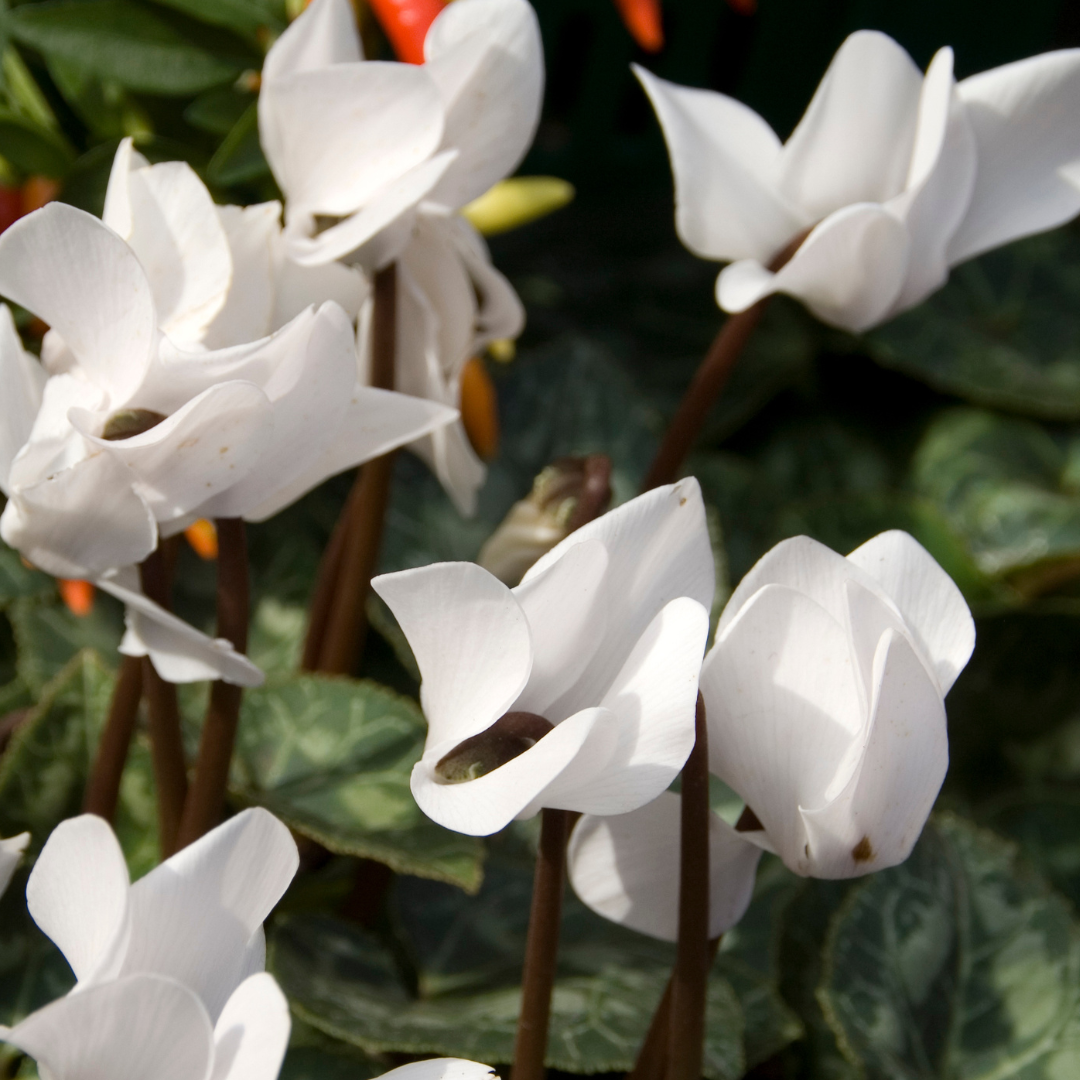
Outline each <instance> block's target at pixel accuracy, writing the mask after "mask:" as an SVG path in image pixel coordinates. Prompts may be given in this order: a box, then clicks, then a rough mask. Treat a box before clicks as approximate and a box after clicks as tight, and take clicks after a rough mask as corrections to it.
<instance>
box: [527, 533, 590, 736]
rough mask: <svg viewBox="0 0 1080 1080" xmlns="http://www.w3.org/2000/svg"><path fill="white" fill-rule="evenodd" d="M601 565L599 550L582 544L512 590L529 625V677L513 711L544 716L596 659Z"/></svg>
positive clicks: (552, 718)
mask: <svg viewBox="0 0 1080 1080" xmlns="http://www.w3.org/2000/svg"><path fill="white" fill-rule="evenodd" d="M607 565H608V553H607V549H606V548H605V547H604V545H603V544H602V543H601V542H600V541H599V540H584V541H582V542H581V543H580V544H576V545H575V546H574V547H572V548H569V549H568V550H567V551H566V553H565V554H564V555H563V557H562V558H561V559H559V561H558V562H556V563H554V564H553V565H552V566H550V567H549V568H548V569H547V570H545V571H544V573H542V574H539V575H537V576H536V577H533V578H530V579H529V581H528V582H526V583H524V584H522V585H518V586H517V588H515V589H513V590H512V592H513V594H514V596H515V597H516V599H517V602H518V603H519V604H520V605H521V610H522V611H524V612H525V617H526V619H528V621H529V629H530V631H531V633H532V649H533V662H532V673H531V674H530V675H529V681H528V683H527V684H526V686H525V689H524V690H523V691H522V692H521V696H520V697H519V698H518V699H517V701H516V702H515V703H514V708H515V709H518V710H521V711H524V712H533V713H537V714H539V715H540V716H547V712H548V707H549V706H550V705H551V703H552V702H554V701H556V700H557V699H558V698H559V697H560V696H561V694H562V691H563V688H564V687H565V686H566V685H567V684H571V683H573V682H575V681H576V680H577V678H578V677H579V676H580V675H581V673H582V672H583V671H584V670H585V668H586V666H587V665H588V664H589V662H590V661H591V660H592V658H593V656H594V655H595V654H596V650H597V649H598V648H599V647H600V643H601V641H603V639H604V635H605V633H606V632H607V628H608V627H607V607H606V605H605V604H604V603H603V601H602V597H601V596H600V590H601V588H602V585H603V581H604V575H605V573H606V572H607ZM548 719H550V720H561V719H562V717H558V716H556V717H548Z"/></svg>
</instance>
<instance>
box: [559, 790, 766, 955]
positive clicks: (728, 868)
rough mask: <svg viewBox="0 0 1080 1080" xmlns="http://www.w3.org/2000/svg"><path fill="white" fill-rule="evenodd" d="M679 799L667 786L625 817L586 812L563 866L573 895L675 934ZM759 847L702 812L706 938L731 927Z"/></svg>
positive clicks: (634, 923) (632, 922)
mask: <svg viewBox="0 0 1080 1080" xmlns="http://www.w3.org/2000/svg"><path fill="white" fill-rule="evenodd" d="M681 810H682V800H681V799H680V798H679V796H678V795H676V794H675V793H674V792H671V791H664V792H662V793H661V794H660V795H659V796H657V798H655V799H654V800H653V801H652V802H651V803H646V805H645V806H642V807H639V808H638V809H637V810H633V811H631V812H630V813H629V814H614V815H611V816H610V817H599V816H594V815H592V814H587V815H585V817H583V818H582V819H581V820H580V821H579V822H578V823H577V825H575V826H574V831H573V833H572V834H571V837H570V846H569V849H568V851H567V870H568V873H569V877H570V884H571V885H572V886H573V889H574V892H576V893H577V895H578V897H579V898H580V899H581V900H582V901H583V902H584V903H585V904H586V905H587V906H588V907H590V908H592V910H593V911H595V912H596V913H597V914H598V915H602V916H603V917H604V918H605V919H610V920H611V921H612V922H616V923H619V924H620V925H622V926H626V927H629V928H630V929H631V930H636V931H638V933H641V934H648V935H649V936H650V937H655V938H660V940H661V941H675V940H676V939H677V938H678V934H679V835H680V833H681V831H682V821H681ZM760 858H761V849H760V848H758V847H755V846H754V845H753V844H750V843H747V841H746V840H744V839H743V838H742V837H741V836H740V835H739V834H738V833H737V832H736V831H735V830H734V829H733V828H731V826H730V825H728V824H727V823H726V822H725V821H723V820H722V819H721V818H720V816H719V815H717V814H710V815H709V937H710V938H715V937H719V936H720V935H721V934H723V933H725V932H726V931H728V930H730V929H731V927H733V926H734V925H735V924H736V923H737V922H738V921H739V920H740V919H741V918H742V917H743V915H744V913H745V912H746V909H747V908H748V907H749V906H750V899H751V897H752V896H753V893H754V875H755V874H756V873H757V864H758V860H759V859H760Z"/></svg>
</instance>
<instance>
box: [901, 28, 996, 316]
mask: <svg viewBox="0 0 1080 1080" xmlns="http://www.w3.org/2000/svg"><path fill="white" fill-rule="evenodd" d="M952 60H953V57H952V50H951V49H940V50H939V51H938V53H937V55H936V56H935V57H934V59H933V61H931V64H930V67H929V68H928V69H927V72H926V79H925V80H924V82H923V91H922V97H921V99H920V102H919V126H918V130H917V132H916V136H915V151H914V153H913V154H912V160H911V171H910V173H909V175H908V187H907V189H906V190H905V191H904V192H903V193H901V194H900V195H898V196H897V197H896V198H895V199H893V200H891V201H890V203H889V204H888V207H889V209H890V210H892V211H893V213H895V214H897V216H898V217H900V219H901V220H902V221H903V222H904V224H905V225H906V226H907V230H908V238H909V241H910V244H911V247H910V254H909V257H908V272H907V278H906V280H905V281H904V287H903V289H901V291H900V295H899V296H898V297H897V298H896V300H895V302H894V304H893V311H892V313H893V314H895V313H896V312H899V311H904V310H906V309H907V308H909V307H913V306H914V305H915V304H917V303H919V302H920V301H922V300H924V299H925V298H926V297H927V296H929V295H930V293H932V292H933V291H934V290H935V289H937V288H939V287H940V286H941V285H943V284H944V283H945V280H946V279H947V278H948V276H949V261H948V256H947V249H948V246H949V241H950V239H951V238H952V235H953V234H954V233H955V232H956V230H957V228H958V227H959V225H960V222H961V221H962V220H963V217H964V214H965V213H966V212H967V208H968V204H969V203H970V201H971V193H972V191H973V189H974V185H975V172H976V167H977V162H976V150H975V137H974V135H973V134H972V131H971V125H970V124H969V123H968V119H967V112H966V110H965V108H964V106H963V104H962V103H961V101H960V99H959V97H958V95H957V93H956V84H955V82H954V81H953V76H952Z"/></svg>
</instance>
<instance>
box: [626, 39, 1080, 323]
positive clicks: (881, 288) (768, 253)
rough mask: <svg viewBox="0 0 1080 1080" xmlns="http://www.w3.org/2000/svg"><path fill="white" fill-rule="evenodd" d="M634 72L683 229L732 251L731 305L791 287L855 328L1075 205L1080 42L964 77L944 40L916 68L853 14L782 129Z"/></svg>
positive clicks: (699, 247) (707, 253)
mask: <svg viewBox="0 0 1080 1080" xmlns="http://www.w3.org/2000/svg"><path fill="white" fill-rule="evenodd" d="M637 74H638V77H639V78H640V79H641V81H642V83H643V84H644V86H645V89H646V90H647V91H648V94H649V96H650V98H651V99H652V103H653V106H654V107H655V109H656V112H657V115H658V116H659V119H660V123H661V126H662V127H663V129H664V137H665V138H666V139H667V144H668V151H669V153H670V155H671V164H672V171H673V172H674V174H675V195H676V225H677V228H678V231H679V236H680V238H681V239H682V241H683V243H684V244H686V246H687V247H688V248H690V250H691V251H693V252H695V253H696V254H698V255H701V256H703V257H704V258H707V259H718V260H723V261H731V263H732V265H731V266H728V267H726V268H725V269H724V270H723V272H722V273H721V274H720V278H719V280H718V281H717V299H718V301H719V303H720V306H721V307H722V308H724V310H726V311H732V312H737V311H743V310H745V309H746V308H748V307H750V305H751V304H753V303H755V302H756V301H757V300H760V299H761V298H762V297H764V296H767V295H769V294H770V293H774V292H783V293H788V294H790V295H791V296H795V297H797V298H799V299H800V300H802V301H803V302H804V303H805V304H806V305H807V306H808V307H809V308H810V309H811V310H812V311H813V312H814V313H815V314H816V315H817V316H818V317H819V318H821V319H823V320H824V321H825V322H828V323H832V324H833V325H836V326H840V327H843V328H845V329H848V330H854V331H861V330H865V329H868V328H869V327H871V326H874V325H876V324H878V323H881V322H883V321H884V320H886V319H888V318H890V317H892V316H893V315H896V314H897V313H899V312H901V311H904V310H906V309H907V308H910V307H913V306H914V305H915V304H918V303H919V302H920V301H922V300H923V299H925V298H926V297H927V296H929V295H930V293H932V292H933V291H934V290H936V289H938V288H940V286H941V285H943V284H944V282H945V280H946V279H947V277H948V274H949V268H950V267H952V266H955V265H956V264H957V263H959V262H962V261H964V260H965V259H970V258H972V257H973V256H975V255H978V254H980V253H981V252H984V251H987V250H989V249H990V248H994V247H998V246H999V245H1001V244H1005V243H1008V242H1009V241H1010V240H1015V239H1018V238H1019V237H1022V236H1027V235H1030V234H1031V233H1037V232H1042V231H1043V230H1046V229H1051V228H1054V227H1055V226H1057V225H1061V224H1063V223H1064V222H1066V221H1068V220H1069V219H1070V218H1072V217H1074V216H1075V215H1076V214H1077V213H1078V212H1080V49H1068V50H1063V51H1061V52H1052V53H1046V54H1044V55H1042V56H1035V57H1031V58H1029V59H1027V60H1021V61H1018V62H1016V63H1012V64H1006V65H1005V66H1004V67H999V68H994V69H993V70H991V71H986V72H983V73H981V74H979V75H974V76H972V77H971V78H968V79H964V80H963V81H962V82H960V83H957V82H956V81H955V80H954V78H953V54H952V50H951V49H948V48H944V49H941V50H940V51H939V52H938V53H937V54H936V55H935V56H934V58H933V60H932V61H931V63H930V66H929V68H928V69H927V71H926V75H925V77H924V76H923V74H922V73H921V72H920V71H919V70H918V68H917V67H916V66H915V64H914V63H913V62H912V60H911V58H910V57H909V56H908V54H907V53H906V52H905V51H904V50H903V49H902V48H901V47H900V46H899V45H898V44H897V43H896V42H895V41H893V40H892V39H891V38H890V37H888V36H886V35H885V34H881V33H878V32H876V31H866V30H864V31H859V32H858V33H855V34H852V35H851V36H850V37H849V38H848V39H847V40H846V41H845V42H844V44H843V45H842V46H841V47H840V50H839V52H838V53H837V54H836V57H835V58H834V60H833V62H832V64H831V65H830V67H829V70H828V71H827V72H826V74H825V77H824V79H822V81H821V85H820V86H819V87H818V90H817V93H816V94H815V95H814V98H813V100H812V101H811V102H810V106H809V108H808V109H807V110H806V114H805V115H804V116H803V118H802V120H801V121H800V122H799V125H798V126H797V127H796V128H795V131H794V132H793V133H792V135H791V137H790V138H789V139H788V141H787V142H786V143H784V144H783V145H781V143H780V140H779V139H778V138H777V137H776V134H775V133H774V132H773V130H772V129H771V128H770V127H769V125H768V124H767V123H766V122H765V121H764V120H763V119H762V118H761V117H760V116H758V114H757V113H755V112H754V111H753V110H751V109H749V108H747V107H746V106H745V105H742V104H741V103H740V102H738V101H735V100H734V99H732V98H729V97H726V96H725V95H723V94H717V93H713V92H712V91H708V90H693V89H689V88H687V87H681V86H676V85H674V84H672V83H668V82H665V81H664V80H662V79H658V78H656V76H654V75H651V74H649V73H648V72H647V71H644V70H642V69H637ZM807 230H810V232H809V235H808V236H807V238H806V239H805V240H804V241H803V243H802V245H801V247H800V248H799V250H798V251H797V253H796V254H795V255H794V257H792V258H791V260H790V261H789V262H788V263H787V265H786V266H784V267H783V269H781V270H780V271H779V272H777V273H772V272H771V271H770V270H768V269H767V267H768V266H769V264H770V262H772V260H773V259H774V258H776V256H777V255H778V254H779V253H780V252H781V251H783V249H784V248H785V247H787V246H788V244H789V243H791V242H792V241H793V240H795V239H796V238H797V237H798V236H800V235H801V234H802V233H804V232H806V231H807Z"/></svg>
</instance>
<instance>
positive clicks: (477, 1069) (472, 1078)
mask: <svg viewBox="0 0 1080 1080" xmlns="http://www.w3.org/2000/svg"><path fill="white" fill-rule="evenodd" d="M495 1075H496V1073H495V1070H494V1069H493V1068H492V1067H491V1066H490V1065H481V1064H479V1063H478V1062H475V1061H466V1060H465V1059H464V1058H429V1059H428V1060H427V1061H412V1062H410V1063H409V1064H408V1065H399V1066H398V1067H397V1068H396V1069H391V1070H390V1071H389V1072H388V1073H383V1075H382V1076H380V1077H377V1078H376V1080H390V1077H393V1080H493V1078H494V1077H495Z"/></svg>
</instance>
